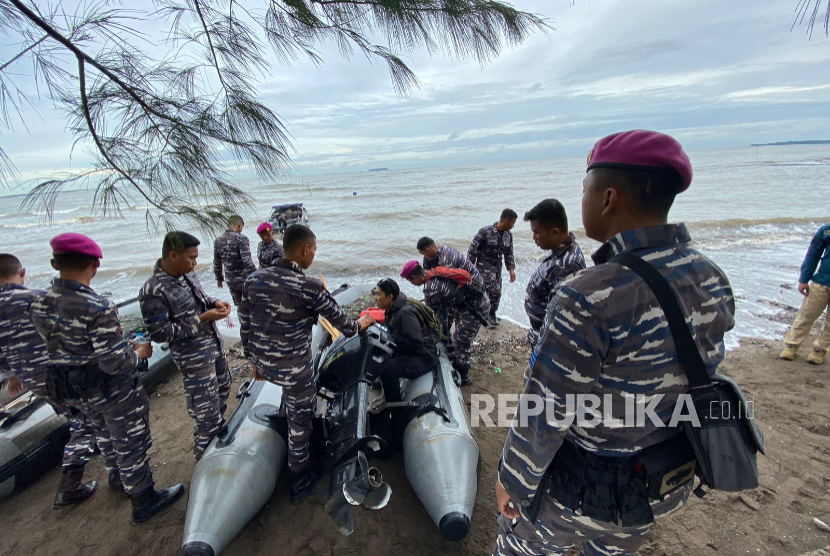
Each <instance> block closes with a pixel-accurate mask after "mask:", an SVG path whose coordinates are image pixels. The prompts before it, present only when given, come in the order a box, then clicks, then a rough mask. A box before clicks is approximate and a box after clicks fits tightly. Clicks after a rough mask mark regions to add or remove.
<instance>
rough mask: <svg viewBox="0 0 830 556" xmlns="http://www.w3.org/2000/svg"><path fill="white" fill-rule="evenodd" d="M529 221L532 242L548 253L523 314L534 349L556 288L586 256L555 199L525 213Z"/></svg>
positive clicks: (535, 275) (532, 279) (582, 264)
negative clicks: (525, 314) (526, 320)
mask: <svg viewBox="0 0 830 556" xmlns="http://www.w3.org/2000/svg"><path fill="white" fill-rule="evenodd" d="M524 220H525V222H530V231H531V232H533V241H534V242H535V243H536V245H537V246H539V248H540V249H544V250H545V251H548V250H550V254H548V256H547V257H545V258H544V260H543V261H542V264H540V265H539V268H537V269H536V271H535V272H534V273H533V275H532V276H531V277H530V282H528V284H527V291H526V294H525V313H527V318H528V320H529V321H530V330H528V331H527V341H528V343H529V344H530V347H531V348H532V347H534V346H535V345H536V342H537V341H538V339H539V330H541V328H542V321H543V320H544V319H545V310H546V309H547V306H548V302H549V301H550V300H551V297H552V294H553V290H554V288H555V287H556V285H557V284H558V283H559V282H561V281H562V280H564V279H565V278H567V277H568V276H570V275H571V274H573V273H575V272H579V271H580V270H582V269H583V268H585V257H583V256H582V250H581V249H580V248H579V245H577V243H576V236H574V234H573V233H571V232H569V231H568V216H567V214H565V207H563V206H562V203H560V202H559V201H557V200H556V199H545V200H544V201H542V202H541V203H539V204H537V205H536V206H535V207H533V208H532V209H530V210H529V211H527V212H526V213H525V216H524Z"/></svg>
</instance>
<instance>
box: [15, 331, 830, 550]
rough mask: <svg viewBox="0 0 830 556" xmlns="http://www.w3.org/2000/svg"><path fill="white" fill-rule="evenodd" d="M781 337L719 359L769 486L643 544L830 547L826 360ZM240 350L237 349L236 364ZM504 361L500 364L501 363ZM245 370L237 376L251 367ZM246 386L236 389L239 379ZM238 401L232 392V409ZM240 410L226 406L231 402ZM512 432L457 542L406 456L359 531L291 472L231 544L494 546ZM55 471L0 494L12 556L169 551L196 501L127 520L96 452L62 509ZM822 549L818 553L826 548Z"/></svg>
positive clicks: (172, 464) (718, 496)
mask: <svg viewBox="0 0 830 556" xmlns="http://www.w3.org/2000/svg"><path fill="white" fill-rule="evenodd" d="M523 338H524V331H523V330H522V329H521V328H520V327H518V326H515V325H512V324H510V323H508V322H506V321H502V325H501V326H500V327H499V328H497V329H494V330H488V331H484V332H482V333H481V334H480V335H479V337H478V339H477V343H478V345H477V346H476V347H475V352H474V367H473V371H472V376H473V378H474V380H475V383H474V384H473V385H472V386H471V387H469V388H465V389H464V395H465V398H466V399H467V401H468V402H469V396H470V395H471V394H477V393H478V394H484V393H490V394H498V393H518V392H519V390H520V388H521V384H522V373H523V370H524V365H525V361H526V360H527V347H526V346H525V345H524V344H523V342H522V339H523ZM778 348H779V346H778V344H777V343H776V342H771V341H767V340H752V341H744V342H743V345H742V347H741V348H740V349H738V350H735V351H731V352H729V354H728V355H727V358H726V362H725V363H724V364H723V365H722V367H721V370H722V371H724V372H726V373H727V374H729V375H731V376H733V377H735V378H736V379H737V380H738V381H739V382H740V383H741V384H742V386H743V387H744V389H745V391H746V392H747V395H748V396H749V397H750V398H751V399H753V400H754V402H755V412H756V418H757V419H758V421H759V423H760V425H761V426H762V430H763V431H764V434H765V435H766V445H767V457H763V458H761V459H760V469H761V486H760V487H759V488H758V489H755V490H753V491H747V492H744V493H741V494H730V493H722V492H711V493H709V494H708V495H707V496H706V497H705V499H703V500H700V499H697V498H694V497H693V498H692V499H691V500H690V502H689V503H688V504H687V506H686V507H685V508H684V509H683V510H682V511H681V512H679V513H677V514H674V515H672V516H670V517H668V518H667V519H665V520H663V521H661V522H658V523H657V524H656V525H655V527H654V530H653V533H652V535H651V537H650V538H649V540H648V541H647V542H646V544H645V546H644V547H643V548H642V549H641V551H640V554H643V555H645V556H681V555H683V556H686V555H688V556H704V555H705V556H711V555H715V554H717V555H721V556H739V555H745V554H760V555H800V554H806V553H809V552H810V551H814V550H818V549H821V548H823V547H826V546H828V545H830V533H827V532H824V531H822V530H820V529H819V528H818V527H817V526H816V525H815V524H814V522H813V519H814V518H818V519H820V520H822V521H824V522H830V478H829V477H828V470H829V469H830V441H828V439H829V438H830V389H828V385H830V376H828V373H830V370H829V369H828V367H827V366H823V367H815V366H812V365H808V364H807V363H806V362H805V361H804V359H803V356H804V355H806V350H803V351H804V353H802V354H800V355H801V356H802V357H801V358H800V360H798V361H795V362H792V363H787V362H783V361H780V360H779V359H778V358H777V353H778ZM241 364H242V362H241V361H239V360H238V359H235V358H232V360H231V368H232V369H233V368H235V367H238V366H239V365H241ZM494 366H498V367H500V368H501V370H502V372H501V374H497V373H495V372H494ZM247 373H248V371H247V369H242V370H240V371H238V372H237V373H236V374H235V375H234V384H235V385H237V386H238V384H239V383H240V382H241V381H243V380H245V379H246V378H248V375H247ZM235 389H236V386H235V387H234V391H235ZM235 405H236V402H235V400H231V408H233V407H234V406H235ZM229 411H230V410H229ZM151 417H152V432H153V448H152V450H151V458H152V466H153V471H154V473H155V477H156V481H157V483H158V484H159V485H160V486H166V485H169V484H172V483H175V482H179V481H182V482H184V483H185V484H186V485H187V484H188V483H189V480H190V477H191V474H192V472H193V468H194V466H195V461H194V459H193V455H192V452H191V449H192V422H191V420H190V418H189V417H188V416H187V412H186V410H185V404H184V397H183V390H182V383H181V376H180V375H179V374H178V373H174V374H173V375H172V376H171V377H170V379H169V380H168V381H167V382H166V383H164V384H162V385H160V386H159V387H158V388H156V389H155V391H153V392H152V394H151ZM505 433H506V430H505V429H503V428H483V427H482V428H478V429H476V435H477V440H478V442H479V445H480V448H481V475H480V478H479V490H478V499H477V502H476V506H475V513H474V515H473V520H472V529H471V532H470V535H469V536H468V537H467V538H466V539H464V540H463V541H462V542H459V543H448V542H445V541H444V540H442V538H441V536H440V534H439V532H438V530H437V528H436V527H435V525H434V524H433V523H432V521H431V520H430V518H429V517H428V515H427V513H426V511H425V510H424V509H423V508H422V506H421V504H420V502H419V501H418V499H417V498H416V497H415V494H414V492H413V491H412V489H411V488H410V487H409V484H408V482H407V481H406V476H405V475H404V472H403V459H402V458H401V457H400V456H399V455H398V456H396V457H395V458H393V459H392V460H391V461H389V462H387V463H377V465H378V467H379V468H380V469H381V470H382V471H383V474H384V478H385V479H386V481H387V482H388V483H389V484H390V485H391V486H392V488H393V490H394V494H393V496H392V500H391V502H390V503H389V505H388V506H387V507H386V508H385V509H384V510H381V511H377V512H371V511H369V510H365V509H358V510H357V511H356V512H355V522H356V526H355V533H354V534H353V535H352V536H350V537H343V536H341V535H340V534H339V533H338V532H337V531H336V530H335V528H334V527H333V526H332V525H331V524H330V522H329V520H328V517H327V515H326V514H325V511H324V509H323V504H324V503H325V500H326V486H325V482H322V483H321V484H320V485H319V486H318V487H317V490H316V491H315V494H314V495H313V496H312V497H309V498H308V499H306V500H305V501H303V502H302V503H301V504H300V505H298V506H292V505H291V504H290V502H289V501H288V485H289V483H288V473H287V471H284V472H283V475H282V478H281V479H280V481H279V483H278V484H277V488H276V490H275V492H274V494H273V496H272V498H271V500H270V502H269V503H268V504H267V505H266V506H265V507H264V508H263V509H262V511H260V512H259V514H258V515H257V516H256V517H255V518H254V519H253V521H251V523H250V524H249V525H248V526H247V527H246V528H245V529H244V530H243V531H242V533H241V534H240V535H239V536H237V537H236V539H235V540H234V541H233V542H232V543H231V545H230V546H229V547H228V548H227V549H226V550H225V552H224V553H223V554H226V555H228V556H249V555H250V556H253V555H260V554H293V555H297V556H319V555H324V556H328V555H340V554H355V555H357V554H379V555H385V554H404V553H405V554H408V555H411V556H419V555H432V554H464V555H486V554H490V553H491V550H492V547H493V543H494V540H495V536H496V523H495V508H496V506H495V500H494V489H493V485H494V482H495V477H496V468H497V464H498V459H499V454H500V452H501V448H502V445H503V442H504V436H505ZM58 477H59V470H58V469H54V470H53V471H51V472H50V473H49V474H48V475H46V476H45V477H43V478H42V479H41V480H40V481H39V482H37V483H36V484H34V485H32V486H30V487H29V488H27V489H26V490H24V491H23V492H21V493H19V494H17V495H15V496H13V497H11V498H9V499H7V500H4V501H2V502H0V514H2V515H3V518H2V521H3V531H4V535H3V537H4V538H3V542H2V546H0V554H2V555H18V554H38V555H44V556H45V555H64V554H95V555H123V556H127V555H145V554H146V555H151V554H152V555H156V556H161V555H173V554H176V553H177V551H178V549H179V546H180V544H181V539H182V529H183V526H184V519H185V511H186V508H187V503H186V500H182V501H180V502H178V503H177V504H176V505H175V506H174V507H173V508H171V509H170V510H169V511H166V512H165V513H163V514H162V515H160V516H158V517H157V518H155V519H153V520H152V521H150V522H148V523H146V524H143V525H140V526H135V525H131V524H130V504H129V501H128V500H127V499H126V498H125V497H123V496H122V495H117V494H115V493H113V492H111V491H109V490H108V489H107V488H106V474H105V472H104V469H103V467H102V464H101V459H100V458H97V457H96V458H94V459H93V460H92V461H91V462H90V464H89V466H88V468H87V477H89V478H93V479H96V480H97V481H99V483H100V484H101V485H102V486H99V490H98V492H97V493H96V494H95V496H94V497H93V498H92V499H91V500H89V501H88V502H85V503H83V504H82V505H80V506H78V507H75V508H70V509H62V510H52V509H51V504H52V500H53V497H54V489H55V486H56V485H57V482H58ZM817 554H818V553H817Z"/></svg>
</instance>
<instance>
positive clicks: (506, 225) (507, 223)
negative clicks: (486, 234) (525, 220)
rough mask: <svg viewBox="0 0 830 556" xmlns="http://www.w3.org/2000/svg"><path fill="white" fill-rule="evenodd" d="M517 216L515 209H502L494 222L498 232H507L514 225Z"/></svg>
mask: <svg viewBox="0 0 830 556" xmlns="http://www.w3.org/2000/svg"><path fill="white" fill-rule="evenodd" d="M518 217H519V215H518V214H516V211H515V210H513V209H504V210H503V211H501V216H500V217H499V221H498V223H497V224H496V228H498V229H499V231H500V232H508V231H510V230H512V229H513V226H515V225H516V219H517V218H518Z"/></svg>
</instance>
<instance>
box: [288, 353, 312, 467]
mask: <svg viewBox="0 0 830 556" xmlns="http://www.w3.org/2000/svg"><path fill="white" fill-rule="evenodd" d="M316 394H317V385H316V384H315V383H314V371H313V370H312V368H311V366H309V367H308V369H307V370H306V371H304V372H302V373H300V375H299V377H298V380H297V382H296V383H294V384H293V385H291V386H285V385H283V389H282V399H283V402H285V414H286V417H287V418H288V469H290V470H291V472H292V473H297V472H298V471H302V470H303V469H304V468H305V467H306V466H307V465H308V463H309V442H310V441H311V431H312V428H313V426H312V422H311V418H312V416H313V415H314V396H315V395H316Z"/></svg>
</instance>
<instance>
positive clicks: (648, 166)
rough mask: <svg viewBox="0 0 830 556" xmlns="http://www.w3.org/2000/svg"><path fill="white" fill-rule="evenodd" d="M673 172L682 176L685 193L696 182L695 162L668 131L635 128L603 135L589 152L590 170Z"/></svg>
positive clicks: (681, 187)
mask: <svg viewBox="0 0 830 556" xmlns="http://www.w3.org/2000/svg"><path fill="white" fill-rule="evenodd" d="M593 168H615V169H618V170H631V171H648V172H671V173H674V174H676V175H677V176H679V177H680V189H679V190H678V191H677V192H678V193H682V192H683V191H686V190H687V189H688V188H689V185H690V184H691V183H692V163H691V162H690V161H689V157H688V156H686V153H685V152H683V147H681V146H680V143H678V142H677V141H676V140H674V139H673V138H672V137H669V136H668V135H666V134H664V133H658V132H656V131H646V130H644V129H635V130H634V131H623V132H622V133H614V134H613V135H609V136H607V137H603V138H602V139H600V140H599V141H597V143H596V145H594V148H593V149H591V151H590V152H589V153H588V170H591V169H593Z"/></svg>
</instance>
